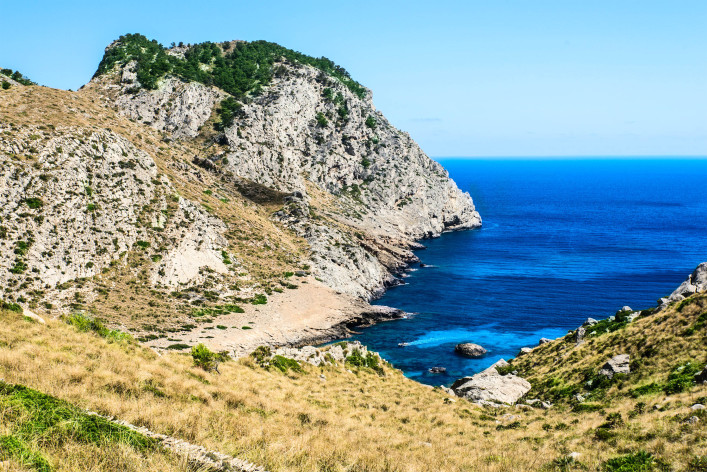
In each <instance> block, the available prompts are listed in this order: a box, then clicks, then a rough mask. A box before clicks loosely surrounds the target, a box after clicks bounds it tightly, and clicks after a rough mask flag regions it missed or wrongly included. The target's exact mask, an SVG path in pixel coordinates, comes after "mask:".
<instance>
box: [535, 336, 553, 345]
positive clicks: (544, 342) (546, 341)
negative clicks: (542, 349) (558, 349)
mask: <svg viewBox="0 0 707 472" xmlns="http://www.w3.org/2000/svg"><path fill="white" fill-rule="evenodd" d="M551 342H552V339H548V338H540V341H539V342H538V344H540V345H543V344H547V343H551Z"/></svg>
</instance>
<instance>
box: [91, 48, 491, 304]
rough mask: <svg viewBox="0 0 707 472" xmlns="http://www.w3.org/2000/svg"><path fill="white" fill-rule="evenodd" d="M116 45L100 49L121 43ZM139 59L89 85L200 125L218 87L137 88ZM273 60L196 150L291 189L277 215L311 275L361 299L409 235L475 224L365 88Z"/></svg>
mask: <svg viewBox="0 0 707 472" xmlns="http://www.w3.org/2000/svg"><path fill="white" fill-rule="evenodd" d="M123 42H126V40H123V41H118V42H115V43H113V44H112V45H111V46H109V48H108V49H107V54H110V52H111V50H112V49H114V48H123V47H126V46H125V44H123ZM225 44H230V43H222V44H220V45H218V46H219V47H220V48H224V46H225ZM189 51H190V48H189V47H175V48H172V49H170V50H167V54H169V55H171V56H176V57H180V58H181V57H184V55H185V54H189ZM205 66H206V65H205ZM137 67H138V65H137V63H136V62H135V61H128V62H127V63H124V64H121V63H118V64H116V65H115V66H114V69H113V70H111V71H109V72H106V73H105V74H103V75H100V76H98V77H97V78H96V79H94V81H93V83H92V84H91V85H92V86H94V87H100V88H103V89H105V90H108V91H110V92H111V94H112V96H113V97H114V98H113V99H114V100H115V104H116V105H117V106H118V108H119V109H120V111H121V113H123V114H125V115H126V116H129V117H130V118H132V119H134V120H137V121H141V122H143V123H145V124H148V125H150V126H152V127H154V128H156V129H158V130H161V131H165V132H168V133H170V135H171V136H172V137H174V138H181V139H190V138H197V137H198V136H199V133H200V132H202V134H203V128H204V127H208V124H207V121H208V120H209V118H210V117H211V116H212V115H213V114H214V111H215V110H216V109H217V107H218V104H219V102H221V101H222V100H223V99H224V97H226V96H227V94H226V93H225V92H224V91H223V90H220V89H218V88H216V87H214V86H208V85H205V84H201V83H198V82H185V81H184V80H182V79H181V78H179V77H175V76H171V75H166V76H165V77H164V78H162V79H161V80H160V81H159V82H158V84H157V88H156V89H155V90H145V89H143V88H141V87H140V82H139V80H138V76H137V73H136V69H137ZM272 67H273V69H274V70H276V71H277V72H276V73H274V74H273V77H272V80H271V81H270V83H269V84H268V85H267V86H266V87H264V88H263V90H262V92H261V93H260V94H259V95H256V96H253V97H250V98H249V99H248V100H244V102H245V103H244V104H243V106H242V107H241V108H240V109H239V111H238V114H237V118H236V119H235V120H234V121H233V123H231V124H230V125H229V126H226V127H225V129H224V130H223V135H222V136H220V137H219V138H218V141H219V143H220V144H221V145H220V146H215V145H212V144H213V142H212V143H208V142H207V143H205V144H206V147H205V148H203V149H202V151H201V152H200V153H199V156H197V158H198V159H199V160H198V162H200V163H201V165H202V166H204V167H205V168H207V169H209V170H211V171H217V172H219V173H225V174H228V175H233V176H237V177H238V178H243V179H247V180H248V181H251V182H255V183H258V184H261V185H263V186H265V187H267V188H269V189H273V190H276V191H279V192H283V193H285V194H289V195H290V197H289V199H288V200H287V201H286V202H285V203H286V205H285V206H284V208H283V209H282V210H281V211H279V212H278V213H276V215H275V218H277V219H278V220H280V221H282V222H283V223H284V224H285V225H286V226H288V227H289V228H291V229H293V230H294V231H295V232H296V233H297V234H298V235H300V236H302V237H304V238H305V239H306V240H307V241H308V242H309V244H310V246H311V250H312V258H311V260H312V266H313V272H314V274H315V275H316V276H317V277H319V278H320V279H322V280H323V281H324V282H325V284H327V285H328V286H330V287H332V288H335V289H336V290H339V291H342V292H344V293H348V294H351V295H354V296H358V297H362V298H369V297H370V296H371V295H375V294H379V293H380V291H381V289H382V288H383V287H385V286H386V285H387V284H391V283H395V279H394V274H395V272H396V271H398V270H400V269H401V267H402V266H403V265H404V264H405V263H408V262H410V261H413V260H415V258H414V256H413V255H412V253H411V252H410V251H409V249H411V248H414V247H416V246H415V244H414V241H415V240H417V239H420V238H425V237H434V236H439V234H440V233H441V232H443V231H446V230H454V229H466V228H474V227H477V226H480V224H481V219H480V217H479V215H478V213H477V212H476V211H475V209H474V205H473V202H472V200H471V197H470V196H469V195H468V194H466V193H463V192H461V191H460V190H459V189H458V188H457V186H456V185H455V184H454V182H453V181H451V180H450V179H449V177H448V174H447V172H446V171H445V170H444V169H443V168H442V167H441V166H440V165H439V164H438V163H436V162H434V161H432V160H431V159H429V158H428V157H427V156H426V155H425V154H424V153H423V152H422V150H421V149H420V148H419V146H417V144H416V143H415V142H414V141H413V140H412V139H411V138H410V136H409V135H408V134H407V133H404V132H401V131H399V130H397V129H395V128H394V127H393V126H391V125H390V123H389V122H388V121H387V120H386V119H385V117H384V116H383V115H382V114H381V113H380V112H378V111H377V110H376V109H375V107H374V106H373V102H372V97H371V93H370V91H368V90H366V91H365V93H363V94H362V96H359V94H357V93H354V91H352V90H350V89H349V88H348V87H347V86H346V85H345V84H344V83H342V82H341V81H339V80H337V79H336V78H334V77H331V76H327V75H326V74H323V73H322V72H321V71H320V70H318V69H317V68H315V67H313V66H310V65H306V64H301V63H298V62H296V61H289V60H286V59H284V58H282V59H276V61H275V63H274V64H273V66H272ZM136 90H138V91H137V92H136ZM210 144H211V145H210Z"/></svg>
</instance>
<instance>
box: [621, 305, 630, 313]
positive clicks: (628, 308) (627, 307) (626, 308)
mask: <svg viewBox="0 0 707 472" xmlns="http://www.w3.org/2000/svg"><path fill="white" fill-rule="evenodd" d="M624 311H633V309H632V308H631V307H630V306H628V305H624V306H622V307H621V309H620V310H619V311H617V313H622V312H624Z"/></svg>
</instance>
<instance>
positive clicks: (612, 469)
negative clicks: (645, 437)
mask: <svg viewBox="0 0 707 472" xmlns="http://www.w3.org/2000/svg"><path fill="white" fill-rule="evenodd" d="M662 466H663V463H662V461H659V460H657V459H656V458H655V457H653V456H652V455H651V454H649V453H648V452H645V451H639V452H636V453H633V454H626V455H623V456H619V457H614V458H612V459H609V460H608V461H606V462H604V464H603V465H602V471H603V472H651V471H653V470H661V469H662Z"/></svg>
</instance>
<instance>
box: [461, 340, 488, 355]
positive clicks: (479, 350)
mask: <svg viewBox="0 0 707 472" xmlns="http://www.w3.org/2000/svg"><path fill="white" fill-rule="evenodd" d="M454 352H456V353H457V354H461V355H462V356H466V357H482V356H483V355H484V354H486V352H487V351H486V349H485V348H484V347H482V346H479V345H478V344H474V343H461V344H457V345H456V346H454Z"/></svg>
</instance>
